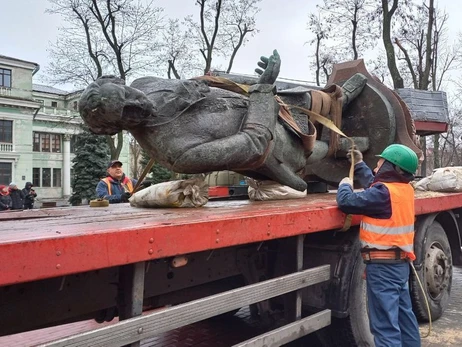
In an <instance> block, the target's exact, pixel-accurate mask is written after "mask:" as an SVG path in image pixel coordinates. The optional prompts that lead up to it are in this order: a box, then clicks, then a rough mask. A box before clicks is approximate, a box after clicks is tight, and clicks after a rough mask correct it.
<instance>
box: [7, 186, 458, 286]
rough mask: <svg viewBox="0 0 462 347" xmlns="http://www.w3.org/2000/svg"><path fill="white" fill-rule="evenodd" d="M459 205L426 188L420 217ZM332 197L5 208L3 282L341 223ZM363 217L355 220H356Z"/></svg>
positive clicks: (419, 205)
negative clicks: (187, 205) (190, 205)
mask: <svg viewBox="0 0 462 347" xmlns="http://www.w3.org/2000/svg"><path fill="white" fill-rule="evenodd" d="M461 206H462V193H446V194H445V193H433V192H431V193H430V192H424V193H419V194H417V196H416V214H417V215H420V214H427V213H432V212H438V211H443V210H449V209H454V208H458V207H461ZM344 220H345V215H344V214H343V213H342V212H340V211H339V209H338V208H337V206H336V203H335V194H333V193H327V194H316V195H308V196H307V197H306V198H305V199H297V200H284V201H268V202H252V201H247V200H246V201H242V200H240V201H221V202H212V201H211V202H209V203H208V204H207V205H206V206H204V207H201V208H197V209H141V208H134V207H130V206H129V205H128V204H114V205H110V206H109V207H106V208H101V207H99V208H90V207H88V206H82V207H69V208H54V209H36V210H27V211H22V212H2V213H0V225H1V232H0V286H5V285H8V284H13V283H22V282H28V281H34V280H39V279H44V278H50V277H56V276H63V275H67V274H73V273H79V272H85V271H90V270H95V269H101V268H106V267H112V266H117V265H123V264H129V263H135V262H139V261H146V260H153V259H160V258H165V257H170V256H175V255H179V254H188V253H193V252H198V251H204V250H212V249H216V248H222V247H229V246H234V245H240V244H247V243H253V242H261V241H266V240H271V239H275V238H281V237H287V236H294V235H299V234H306V233H312V232H318V231H324V230H330V229H338V228H341V227H342V226H343V223H344ZM358 222H359V217H358V216H356V217H355V218H353V225H355V224H358Z"/></svg>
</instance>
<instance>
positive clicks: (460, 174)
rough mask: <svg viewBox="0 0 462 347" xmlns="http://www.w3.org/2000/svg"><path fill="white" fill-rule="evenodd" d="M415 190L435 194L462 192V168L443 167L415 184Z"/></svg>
mask: <svg viewBox="0 0 462 347" xmlns="http://www.w3.org/2000/svg"><path fill="white" fill-rule="evenodd" d="M414 189H415V190H420V191H433V192H462V166H452V167H442V168H439V169H435V170H433V172H432V174H431V175H430V176H427V177H425V178H423V179H421V180H420V181H418V182H416V183H414Z"/></svg>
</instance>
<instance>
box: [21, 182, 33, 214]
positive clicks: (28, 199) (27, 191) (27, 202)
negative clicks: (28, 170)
mask: <svg viewBox="0 0 462 347" xmlns="http://www.w3.org/2000/svg"><path fill="white" fill-rule="evenodd" d="M32 187H33V185H32V183H31V182H26V186H25V187H24V188H23V190H22V193H23V195H24V209H28V210H30V209H33V208H34V202H35V198H36V197H37V193H36V192H35V190H34V189H32Z"/></svg>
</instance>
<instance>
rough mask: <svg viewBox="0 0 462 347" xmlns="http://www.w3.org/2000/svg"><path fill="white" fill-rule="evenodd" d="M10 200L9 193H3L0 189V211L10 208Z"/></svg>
mask: <svg viewBox="0 0 462 347" xmlns="http://www.w3.org/2000/svg"><path fill="white" fill-rule="evenodd" d="M11 205H12V201H11V196H10V194H9V193H7V194H3V193H2V192H1V191H0V211H6V210H8V209H10V208H11Z"/></svg>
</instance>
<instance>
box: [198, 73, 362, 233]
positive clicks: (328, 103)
mask: <svg viewBox="0 0 462 347" xmlns="http://www.w3.org/2000/svg"><path fill="white" fill-rule="evenodd" d="M195 79H197V80H204V81H206V82H207V84H208V85H210V86H212V87H216V88H222V89H226V90H229V91H233V92H236V93H239V94H242V95H249V89H250V86H248V85H245V84H239V83H236V82H233V81H231V80H229V79H227V78H224V77H217V76H200V77H196V78H195ZM311 96H312V105H313V107H314V110H308V109H307V108H304V107H300V106H294V105H286V104H285V103H284V102H283V101H282V99H281V98H280V97H279V96H277V95H276V96H275V100H276V101H277V103H278V104H279V105H280V106H281V107H280V111H279V117H280V118H281V119H283V120H284V121H285V122H286V123H287V125H289V126H290V127H291V128H292V129H293V130H294V131H295V132H296V133H297V134H298V135H299V136H300V138H301V139H302V142H303V145H304V148H305V152H306V151H307V150H309V148H308V147H309V146H310V145H312V146H314V141H315V140H316V130H314V137H313V136H312V134H311V135H310V134H308V135H307V134H304V133H303V132H302V131H301V130H300V127H299V126H298V125H297V123H296V122H295V120H294V119H293V116H292V114H291V112H290V109H297V110H299V111H301V112H303V113H305V114H306V115H307V116H309V117H310V118H309V120H308V121H309V126H313V123H311V122H312V121H315V122H318V123H320V124H322V125H323V126H325V127H326V128H328V129H329V130H331V136H330V140H329V152H328V154H329V155H331V154H335V152H336V151H337V148H338V135H340V136H343V137H345V138H346V139H348V140H349V141H350V142H351V151H353V149H354V147H355V143H354V141H353V139H352V138H350V137H348V136H346V135H345V134H344V133H343V132H342V131H341V130H340V128H341V119H342V99H341V97H342V89H341V88H340V87H339V86H337V85H331V86H329V87H328V88H326V89H323V90H322V91H311ZM329 99H330V100H329ZM328 108H329V109H330V115H331V117H332V120H330V119H328V118H327V117H324V116H323V115H321V114H320V112H321V113H322V114H327V113H328V112H329V110H328ZM316 111H317V112H316ZM310 123H311V125H310ZM313 127H314V126H313ZM314 129H316V128H314ZM312 148H313V147H311V149H312ZM354 168H355V162H354V156H353V153H352V155H351V165H350V171H349V178H350V180H351V181H352V182H353V179H354ZM352 217H353V216H352V215H351V214H349V215H347V216H346V218H345V222H344V225H343V228H342V229H341V231H347V230H348V229H349V228H350V227H351V221H352Z"/></svg>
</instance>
